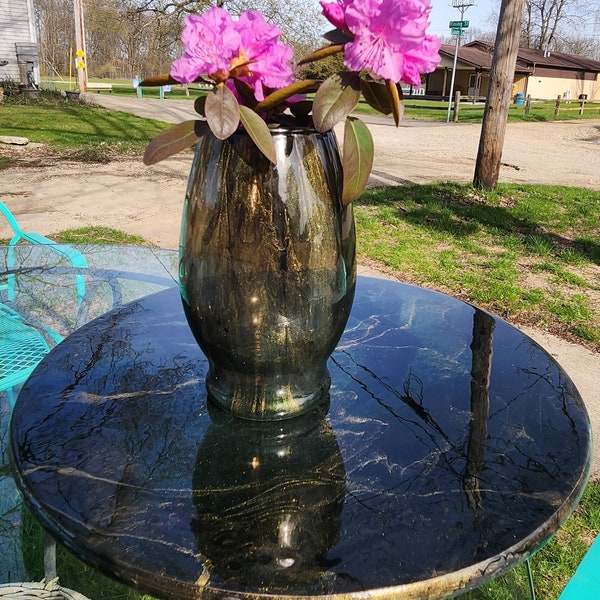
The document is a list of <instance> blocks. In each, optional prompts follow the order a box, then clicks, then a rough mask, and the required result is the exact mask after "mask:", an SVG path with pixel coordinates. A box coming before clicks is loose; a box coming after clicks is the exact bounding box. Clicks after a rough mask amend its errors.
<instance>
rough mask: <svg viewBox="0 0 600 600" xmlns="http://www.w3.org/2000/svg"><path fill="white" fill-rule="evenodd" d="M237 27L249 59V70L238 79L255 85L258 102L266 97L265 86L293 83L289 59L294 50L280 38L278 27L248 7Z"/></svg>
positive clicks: (271, 86) (282, 85) (276, 86)
mask: <svg viewBox="0 0 600 600" xmlns="http://www.w3.org/2000/svg"><path fill="white" fill-rule="evenodd" d="M237 30H238V32H239V34H240V36H241V48H242V49H243V52H244V54H245V55H246V57H247V59H248V62H249V66H248V72H247V74H245V75H243V76H240V77H239V79H241V80H242V81H245V82H246V83H247V84H248V85H250V86H251V87H252V88H253V89H254V95H255V96H256V99H257V100H258V101H259V102H260V101H261V100H263V99H264V90H263V86H265V87H267V88H280V87H285V86H286V85H289V84H290V83H292V81H293V80H294V73H293V71H292V68H291V67H290V62H291V60H292V58H293V51H292V48H291V47H290V46H287V45H286V44H284V43H283V42H282V41H281V40H280V39H279V36H280V35H281V29H279V27H277V26H276V25H272V24H271V23H267V22H266V21H265V19H264V17H263V16H262V14H260V13H259V12H255V11H251V10H247V11H246V12H244V13H242V14H241V15H240V18H239V21H238V22H237Z"/></svg>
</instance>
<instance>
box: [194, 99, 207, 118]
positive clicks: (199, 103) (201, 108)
mask: <svg viewBox="0 0 600 600" xmlns="http://www.w3.org/2000/svg"><path fill="white" fill-rule="evenodd" d="M194 110H195V111H196V112H197V113H198V114H199V115H201V116H203V117H206V95H205V94H203V95H202V96H198V97H197V98H196V99H195V100H194Z"/></svg>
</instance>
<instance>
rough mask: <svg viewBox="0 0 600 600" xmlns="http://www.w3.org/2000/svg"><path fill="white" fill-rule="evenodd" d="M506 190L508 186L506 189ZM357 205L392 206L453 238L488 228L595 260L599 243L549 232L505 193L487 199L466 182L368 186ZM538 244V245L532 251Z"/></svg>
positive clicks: (554, 250)
mask: <svg viewBox="0 0 600 600" xmlns="http://www.w3.org/2000/svg"><path fill="white" fill-rule="evenodd" d="M509 189H510V188H509ZM358 204H360V205H363V206H374V207H387V208H392V209H395V211H394V213H395V216H396V217H397V218H398V219H400V220H402V221H405V222H406V223H410V224H411V225H414V226H416V227H420V228H423V229H425V230H431V231H438V232H442V233H445V234H448V235H450V236H452V237H454V238H457V239H467V238H469V237H471V236H475V235H478V234H480V233H481V232H488V233H491V234H492V235H496V236H504V237H508V236H512V237H515V238H518V239H519V240H520V241H521V243H522V244H523V246H524V248H526V249H527V250H529V251H530V252H532V253H536V252H537V253H539V252H540V251H541V250H543V253H545V254H547V253H548V252H549V253H551V254H560V253H564V252H565V251H569V252H570V253H572V255H573V257H574V258H577V257H580V258H583V259H585V260H590V261H592V262H594V263H596V264H600V243H599V241H598V239H597V238H596V237H595V236H594V235H592V234H590V235H588V234H587V232H582V235H581V236H577V237H575V238H569V237H564V236H562V235H560V234H558V233H556V232H554V231H551V225H548V224H546V223H544V222H543V221H542V220H541V219H540V220H539V221H537V220H532V219H529V218H523V217H520V216H518V215H516V214H515V211H513V210H512V206H514V204H515V202H514V200H513V199H512V197H511V195H510V193H507V194H506V195H502V194H501V193H498V194H497V195H495V197H494V200H493V203H492V201H486V196H485V195H484V193H481V192H479V191H477V190H476V189H474V188H473V187H471V186H469V185H466V184H455V183H446V184H432V185H420V184H413V185H402V186H395V187H386V188H380V189H376V190H370V191H368V192H366V193H365V194H363V196H362V197H361V199H360V200H359V201H358ZM536 248H537V250H536Z"/></svg>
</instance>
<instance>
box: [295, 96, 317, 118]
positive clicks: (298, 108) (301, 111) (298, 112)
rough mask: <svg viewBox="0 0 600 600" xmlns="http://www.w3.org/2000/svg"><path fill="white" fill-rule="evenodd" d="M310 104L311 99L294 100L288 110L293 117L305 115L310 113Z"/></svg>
mask: <svg viewBox="0 0 600 600" xmlns="http://www.w3.org/2000/svg"><path fill="white" fill-rule="evenodd" d="M312 105H313V103H312V100H300V101H299V102H294V104H292V105H291V106H290V112H291V113H292V114H293V115H294V116H295V117H306V116H308V115H309V114H310V111H311V110H312Z"/></svg>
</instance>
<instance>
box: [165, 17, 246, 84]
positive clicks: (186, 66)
mask: <svg viewBox="0 0 600 600" xmlns="http://www.w3.org/2000/svg"><path fill="white" fill-rule="evenodd" d="M181 40H182V42H183V43H184V44H185V53H184V55H183V56H181V57H180V58H178V59H176V60H175V61H174V62H173V64H172V65H171V77H173V79H177V81H180V82H181V83H192V82H193V81H195V80H196V79H197V78H198V77H200V76H201V75H204V76H206V75H208V76H209V77H210V78H211V79H213V80H214V81H222V80H223V79H222V77H223V74H228V73H229V69H230V68H231V60H232V58H234V57H237V56H239V49H240V41H241V40H240V34H239V33H238V32H237V30H236V28H235V23H234V22H233V19H232V18H231V16H230V15H229V13H228V12H227V11H225V10H223V9H222V8H218V7H216V6H215V7H213V8H211V9H210V10H208V11H207V12H205V13H204V14H203V15H200V16H199V15H188V16H187V17H186V18H185V19H184V28H183V34H182V35H181ZM225 78H226V77H225Z"/></svg>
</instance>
